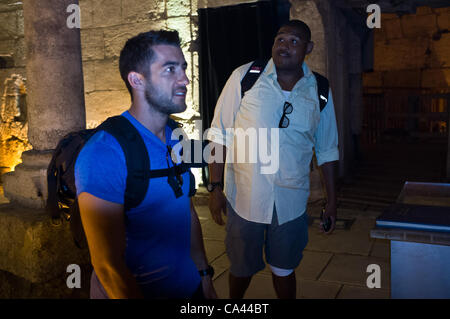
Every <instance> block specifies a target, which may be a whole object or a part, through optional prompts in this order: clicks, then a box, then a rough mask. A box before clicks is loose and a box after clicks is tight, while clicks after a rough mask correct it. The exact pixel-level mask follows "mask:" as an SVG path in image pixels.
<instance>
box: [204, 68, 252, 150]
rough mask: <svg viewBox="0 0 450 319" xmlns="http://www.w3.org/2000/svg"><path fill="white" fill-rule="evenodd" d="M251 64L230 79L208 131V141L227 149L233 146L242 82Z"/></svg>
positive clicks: (218, 101) (236, 72) (234, 72)
mask: <svg viewBox="0 0 450 319" xmlns="http://www.w3.org/2000/svg"><path fill="white" fill-rule="evenodd" d="M250 64H251V63H249V64H245V65H243V66H241V67H239V68H237V69H236V70H234V71H233V73H232V74H231V75H230V77H229V78H228V80H227V82H226V84H225V86H224V88H223V90H222V93H221V94H220V96H219V99H218V100H217V104H216V108H215V110H214V117H213V120H212V122H211V127H210V128H209V129H208V130H207V134H206V139H207V140H209V141H212V142H215V143H218V144H221V145H225V146H226V147H230V146H231V144H232V141H233V134H232V128H233V127H234V119H235V117H236V113H237V111H238V109H239V105H240V104H241V80H242V78H243V76H244V75H245V74H244V73H245V71H246V70H247V69H248V67H249V65H250Z"/></svg>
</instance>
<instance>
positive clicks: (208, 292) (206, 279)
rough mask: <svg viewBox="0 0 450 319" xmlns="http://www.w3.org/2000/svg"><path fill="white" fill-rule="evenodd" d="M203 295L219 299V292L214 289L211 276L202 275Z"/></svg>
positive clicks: (207, 297)
mask: <svg viewBox="0 0 450 319" xmlns="http://www.w3.org/2000/svg"><path fill="white" fill-rule="evenodd" d="M202 288H203V295H204V296H205V298H206V299H217V298H218V297H217V293H216V290H215V289H214V286H213V282H212V278H211V276H203V277H202Z"/></svg>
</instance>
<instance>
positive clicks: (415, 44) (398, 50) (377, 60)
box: [374, 38, 427, 71]
mask: <svg viewBox="0 0 450 319" xmlns="http://www.w3.org/2000/svg"><path fill="white" fill-rule="evenodd" d="M423 41H424V39H406V38H401V39H395V40H390V41H388V42H376V43H375V53H374V69H375V70H377V71H384V70H403V69H420V68H421V67H423V66H424V65H425V61H426V59H427V56H426V54H425V52H426V47H425V46H424V45H423Z"/></svg>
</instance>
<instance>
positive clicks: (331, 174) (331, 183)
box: [320, 161, 338, 207]
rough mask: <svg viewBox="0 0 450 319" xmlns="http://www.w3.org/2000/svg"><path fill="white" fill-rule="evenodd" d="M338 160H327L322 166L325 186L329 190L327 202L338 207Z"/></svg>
mask: <svg viewBox="0 0 450 319" xmlns="http://www.w3.org/2000/svg"><path fill="white" fill-rule="evenodd" d="M337 163H338V161H334V162H327V163H324V164H322V165H321V166H320V168H321V169H322V174H323V178H324V180H325V188H326V190H327V204H328V205H330V206H332V207H336V205H337V194H336V169H337Z"/></svg>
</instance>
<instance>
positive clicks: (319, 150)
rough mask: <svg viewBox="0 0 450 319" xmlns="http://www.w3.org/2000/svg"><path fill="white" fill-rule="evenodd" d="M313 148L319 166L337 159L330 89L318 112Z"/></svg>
mask: <svg viewBox="0 0 450 319" xmlns="http://www.w3.org/2000/svg"><path fill="white" fill-rule="evenodd" d="M314 149H315V152H316V158H317V164H318V165H319V166H320V165H322V164H324V163H327V162H333V161H338V160H339V148H338V130H337V124H336V115H335V112H334V104H333V96H332V94H331V90H329V93H328V103H327V104H326V105H325V107H324V109H323V110H322V111H321V112H320V122H319V125H318V127H317V130H316V133H315V145H314Z"/></svg>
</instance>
